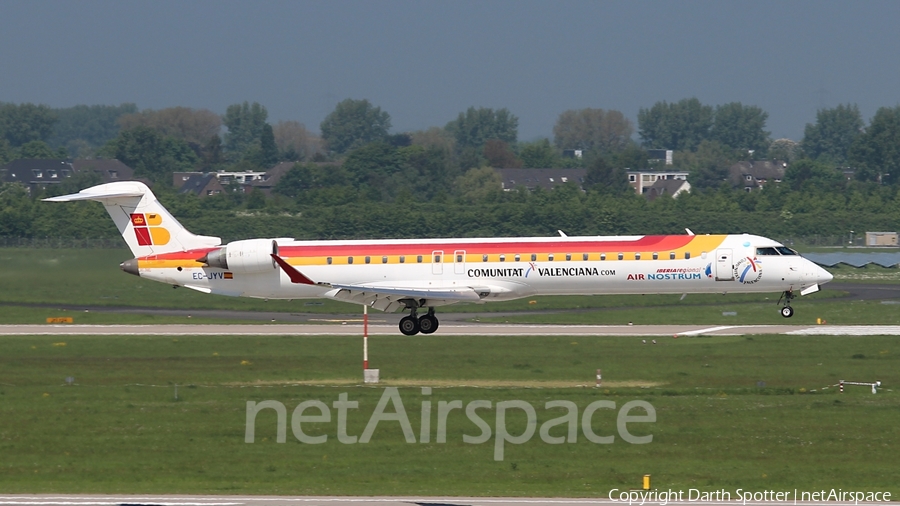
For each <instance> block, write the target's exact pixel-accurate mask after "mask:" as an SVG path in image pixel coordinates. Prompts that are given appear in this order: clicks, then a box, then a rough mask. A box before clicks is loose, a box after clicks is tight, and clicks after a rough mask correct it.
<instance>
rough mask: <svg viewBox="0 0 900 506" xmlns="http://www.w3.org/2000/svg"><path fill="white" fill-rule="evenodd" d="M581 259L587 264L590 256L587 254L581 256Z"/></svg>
mask: <svg viewBox="0 0 900 506" xmlns="http://www.w3.org/2000/svg"><path fill="white" fill-rule="evenodd" d="M581 259H582V260H584V261H585V262H587V259H588V254H587V253H585V254H583V255H581Z"/></svg>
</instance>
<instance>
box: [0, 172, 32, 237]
mask: <svg viewBox="0 0 900 506" xmlns="http://www.w3.org/2000/svg"><path fill="white" fill-rule="evenodd" d="M33 206H34V203H33V202H32V200H31V198H30V197H29V195H28V190H27V189H26V188H25V187H24V186H23V185H21V184H20V183H0V237H31V236H32V235H33V231H32V222H33V220H34V213H33Z"/></svg>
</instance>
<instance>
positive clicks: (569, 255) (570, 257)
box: [566, 253, 572, 262]
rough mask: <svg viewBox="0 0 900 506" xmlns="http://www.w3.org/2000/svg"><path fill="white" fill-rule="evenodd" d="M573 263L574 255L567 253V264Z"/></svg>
mask: <svg viewBox="0 0 900 506" xmlns="http://www.w3.org/2000/svg"><path fill="white" fill-rule="evenodd" d="M571 261H572V254H571V253H566V262H571Z"/></svg>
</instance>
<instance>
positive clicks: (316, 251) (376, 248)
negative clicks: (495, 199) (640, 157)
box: [278, 235, 696, 257]
mask: <svg viewBox="0 0 900 506" xmlns="http://www.w3.org/2000/svg"><path fill="white" fill-rule="evenodd" d="M693 237H696V236H687V235H648V236H644V237H642V238H640V239H637V240H634V241H591V240H583V241H569V240H563V241H559V242H552V241H540V242H537V241H508V242H484V243H480V242H474V243H464V242H448V243H438V242H435V243H426V244H391V243H385V244H348V245H340V244H315V245H309V246H305V245H302V246H300V245H298V246H282V247H280V248H279V249H278V251H279V253H280V255H281V256H282V257H313V256H316V257H317V256H360V255H415V254H422V253H423V252H425V253H431V252H432V251H444V252H445V253H449V252H451V251H456V250H464V251H466V252H467V253H471V254H485V253H486V254H491V253H512V252H519V253H554V252H560V251H563V250H565V251H569V252H573V253H574V252H581V251H606V252H622V253H634V252H642V251H670V250H676V249H680V248H682V247H684V246H686V245H687V244H688V243H690V242H691V240H692V238H693Z"/></svg>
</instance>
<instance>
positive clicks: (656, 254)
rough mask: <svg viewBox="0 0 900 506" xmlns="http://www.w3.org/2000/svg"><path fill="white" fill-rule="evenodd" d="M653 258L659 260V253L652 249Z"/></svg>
mask: <svg viewBox="0 0 900 506" xmlns="http://www.w3.org/2000/svg"><path fill="white" fill-rule="evenodd" d="M653 259H654V260H659V253H657V252H655V251H654V252H653Z"/></svg>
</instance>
